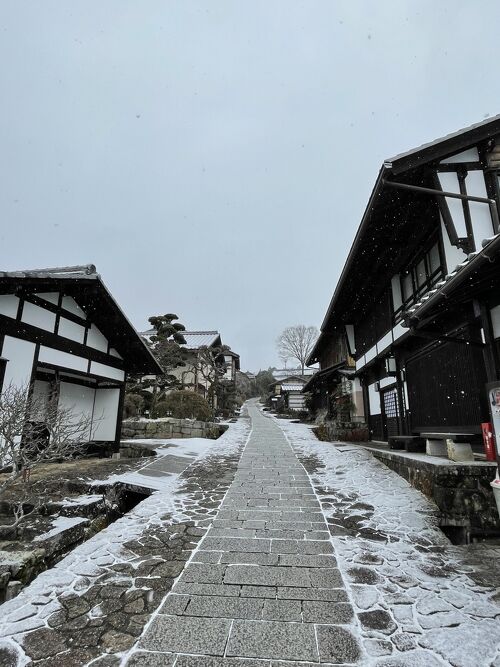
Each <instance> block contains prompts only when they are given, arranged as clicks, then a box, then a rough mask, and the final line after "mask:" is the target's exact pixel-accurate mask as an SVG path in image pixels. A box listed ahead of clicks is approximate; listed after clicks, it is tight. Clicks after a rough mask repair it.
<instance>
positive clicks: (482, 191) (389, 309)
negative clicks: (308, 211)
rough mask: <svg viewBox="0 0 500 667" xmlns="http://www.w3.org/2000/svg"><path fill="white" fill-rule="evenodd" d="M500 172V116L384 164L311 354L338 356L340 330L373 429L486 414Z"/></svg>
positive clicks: (493, 370) (451, 423)
mask: <svg viewBox="0 0 500 667" xmlns="http://www.w3.org/2000/svg"><path fill="white" fill-rule="evenodd" d="M499 174H500V116H496V117H494V118H491V119H488V120H486V121H483V122H481V123H478V124H476V125H473V126H471V127H469V128H466V129H464V130H460V131H459V132H455V133H454V134H450V135H448V136H446V137H444V138H442V139H439V140H437V141H433V142H432V143H429V144H426V145H423V146H420V147H419V148H416V149H414V150H411V151H408V152H407V153H403V154H401V155H397V156H396V157H394V158H391V159H388V160H386V161H385V162H384V164H383V165H382V167H381V169H380V172H379V175H378V178H377V180H376V183H375V187H374V189H373V192H372V194H371V197H370V199H369V201H368V205H367V207H366V211H365V213H364V215H363V218H362V220H361V224H360V227H359V229H358V232H357V234H356V237H355V239H354V243H353V245H352V248H351V251H350V253H349V256H348V258H347V261H346V264H345V266H344V269H343V271H342V274H341V277H340V280H339V282H338V285H337V287H336V290H335V292H334V295H333V297H332V300H331V303H330V305H329V308H328V311H327V313H326V316H325V318H324V321H323V324H322V333H321V337H320V339H319V341H318V343H317V345H316V348H315V351H314V353H313V355H312V359H311V361H313V360H315V359H319V360H320V363H322V370H323V366H325V365H326V366H327V365H328V364H331V366H332V367H333V366H334V364H335V363H336V361H335V359H333V358H332V359H331V360H329V359H328V354H330V353H333V350H334V348H335V346H336V345H337V343H336V340H337V337H338V335H340V334H342V333H343V334H344V336H345V340H346V341H347V343H348V345H349V354H350V355H351V356H352V357H353V358H354V359H355V368H356V377H357V378H358V379H359V381H360V382H361V386H362V391H363V396H364V405H365V411H366V416H367V419H368V422H369V427H370V431H371V437H372V438H373V439H375V440H387V439H388V437H389V436H391V435H397V434H418V433H422V432H437V433H444V432H453V431H454V432H457V433H470V434H477V435H478V436H479V434H480V432H481V423H482V422H486V421H489V411H488V405H487V399H486V396H487V393H486V383H487V382H492V381H496V380H498V379H499V377H500V375H499V372H500V367H499V347H500V289H499V285H500V235H499V208H500V206H499V204H500V197H499V194H500V187H499ZM324 350H326V351H324ZM328 350H330V352H329V351H328ZM341 356H342V355H341ZM322 358H323V359H325V361H323V362H322V361H321V360H322ZM332 370H333V368H332ZM318 381H319V378H318Z"/></svg>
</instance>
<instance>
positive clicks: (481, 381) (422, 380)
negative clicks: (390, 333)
mask: <svg viewBox="0 0 500 667" xmlns="http://www.w3.org/2000/svg"><path fill="white" fill-rule="evenodd" d="M406 378H407V383H408V401H409V409H410V415H411V427H412V430H413V431H418V430H422V429H429V428H432V429H440V428H441V429H442V430H445V429H447V428H452V429H453V428H457V427H458V428H464V429H467V430H468V431H469V430H473V431H474V432H478V433H479V432H480V424H481V422H483V421H488V411H487V406H486V405H485V392H484V387H485V384H486V371H485V367H484V359H483V353H482V350H481V348H479V347H475V346H472V345H464V344H460V343H453V342H446V343H442V344H440V345H437V346H435V347H433V348H432V349H427V350H426V351H424V352H421V353H420V354H418V355H417V356H414V357H413V358H412V359H409V360H407V362H406Z"/></svg>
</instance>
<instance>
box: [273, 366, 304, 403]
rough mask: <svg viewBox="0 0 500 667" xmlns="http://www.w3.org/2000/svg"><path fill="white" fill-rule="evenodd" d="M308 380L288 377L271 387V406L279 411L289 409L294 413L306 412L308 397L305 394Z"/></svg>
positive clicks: (295, 376)
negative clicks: (282, 408)
mask: <svg viewBox="0 0 500 667" xmlns="http://www.w3.org/2000/svg"><path fill="white" fill-rule="evenodd" d="M306 381H307V380H306V378H305V377H303V376H297V375H288V376H286V377H284V378H282V379H280V380H277V382H275V383H274V384H273V385H271V405H272V406H274V407H276V408H277V409H279V408H281V407H285V408H288V409H289V410H292V411H294V412H298V411H301V410H305V408H306V402H305V401H306V397H305V395H304V393H303V391H302V390H303V388H304V385H305V384H306Z"/></svg>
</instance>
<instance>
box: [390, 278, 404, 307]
mask: <svg viewBox="0 0 500 667" xmlns="http://www.w3.org/2000/svg"><path fill="white" fill-rule="evenodd" d="M391 289H392V302H393V304H394V310H397V309H398V308H401V306H402V305H403V298H402V296H401V281H400V279H399V273H397V274H396V275H395V276H392V279H391Z"/></svg>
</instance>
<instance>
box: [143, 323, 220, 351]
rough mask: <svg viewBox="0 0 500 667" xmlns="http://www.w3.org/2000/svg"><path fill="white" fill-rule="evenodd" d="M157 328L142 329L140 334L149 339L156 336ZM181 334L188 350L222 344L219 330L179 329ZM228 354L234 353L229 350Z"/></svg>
mask: <svg viewBox="0 0 500 667" xmlns="http://www.w3.org/2000/svg"><path fill="white" fill-rule="evenodd" d="M155 333H156V329H154V328H152V329H148V330H147V331H141V333H140V335H141V336H142V337H143V338H147V339H149V338H150V337H151V336H154V334H155ZM179 333H180V334H182V335H183V336H184V340H185V341H186V345H185V347H186V348H187V349H188V350H198V349H199V348H200V347H211V346H212V345H216V344H217V343H218V344H219V345H220V344H221V341H220V333H219V332H218V331H179ZM228 354H233V353H232V352H229V351H228Z"/></svg>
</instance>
